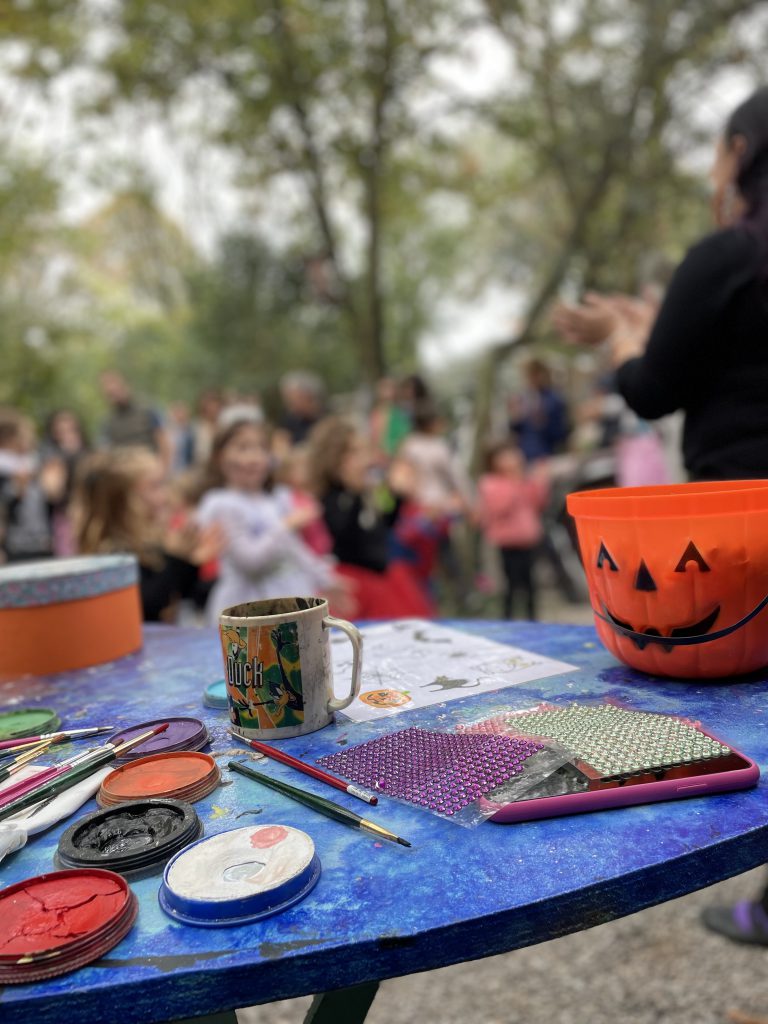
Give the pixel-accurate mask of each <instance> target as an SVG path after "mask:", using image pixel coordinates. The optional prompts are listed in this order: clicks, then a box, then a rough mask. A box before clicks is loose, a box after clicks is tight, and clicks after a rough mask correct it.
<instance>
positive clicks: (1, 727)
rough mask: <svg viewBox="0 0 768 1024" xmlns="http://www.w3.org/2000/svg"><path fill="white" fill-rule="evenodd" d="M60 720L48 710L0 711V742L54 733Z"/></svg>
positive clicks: (17, 709)
mask: <svg viewBox="0 0 768 1024" xmlns="http://www.w3.org/2000/svg"><path fill="white" fill-rule="evenodd" d="M60 725H61V719H60V718H59V716H58V715H57V714H56V712H55V711H52V710H51V709H50V708H14V709H13V710H12V711H0V740H17V739H22V738H23V737H24V736H39V735H41V734H42V733H45V732H55V731H56V730H57V729H58V728H59V726H60Z"/></svg>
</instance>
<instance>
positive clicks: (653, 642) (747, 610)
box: [568, 480, 768, 679]
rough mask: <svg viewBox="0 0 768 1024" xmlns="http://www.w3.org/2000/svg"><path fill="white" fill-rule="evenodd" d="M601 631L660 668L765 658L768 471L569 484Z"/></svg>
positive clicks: (734, 669) (636, 658) (740, 665)
mask: <svg viewBox="0 0 768 1024" xmlns="http://www.w3.org/2000/svg"><path fill="white" fill-rule="evenodd" d="M568 511H569V512H570V513H571V515H572V516H573V518H574V520H575V523H576V532H577V534H578V540H579V550H580V553H581V560H582V564H583V565H584V572H585V573H586V576H587V584H588V586H589V595H590V599H591V602H592V609H593V611H594V613H595V623H596V625H597V632H598V633H599V635H600V639H601V640H602V641H603V643H604V644H605V646H606V647H607V648H608V650H609V651H611V652H612V653H613V654H615V655H616V657H617V658H620V659H621V660H622V661H625V662H626V663H627V664H628V665H631V666H632V667H633V668H637V669H641V670H642V671H643V672H650V673H653V674H656V675H663V676H679V677H680V678H689V679H695V678H703V677H718V676H727V675H737V674H740V673H743V672H751V671H753V670H755V669H759V668H764V667H765V666H766V665H768V480H735V481H730V480H729V481H719V482H715V483H695V484H672V485H667V486H663V487H616V488H610V489H608V490H599V491H581V492H579V493H576V494H570V495H569V496H568Z"/></svg>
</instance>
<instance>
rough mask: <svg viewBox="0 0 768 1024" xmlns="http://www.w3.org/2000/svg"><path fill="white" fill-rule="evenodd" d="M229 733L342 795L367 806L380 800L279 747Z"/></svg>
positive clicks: (229, 731) (228, 730)
mask: <svg viewBox="0 0 768 1024" xmlns="http://www.w3.org/2000/svg"><path fill="white" fill-rule="evenodd" d="M227 732H228V733H229V735H230V736H232V737H233V739H236V740H240V742H241V743H245V744H246V745H247V746H249V747H251V748H252V749H253V750H257V751H258V752H259V753H260V754H263V755H264V757H271V758H272V759H273V760H274V761H280V762H281V763H282V764H287V765H288V766H289V767H291V768H295V769H296V771H298V772H303V773H304V775H309V777H310V778H312V779H317V780H318V782H324V783H325V784H326V785H327V786H333V787H334V789H340V790H341V791H342V793H349V795H350V796H356V797H357V799H358V800H364V801H365V803H367V804H377V803H378V802H379V798H378V797H377V796H373V795H372V794H371V793H366V792H365V790H364V789H361V788H360V787H359V786H355V785H353V784H352V783H351V782H344V781H343V780H342V779H337V778H335V776H333V775H329V774H328V772H324V771H322V770H321V769H320V768H315V766H314V765H313V764H307V763H306V762H305V761H299V759H298V758H297V757H291V755H290V754H286V753H285V751H284V750H278V749H277V747H270V746H269V744H267V743H261V742H259V740H249V739H246V738H245V736H241V735H240V734H239V733H236V732H232V730H231V729H227Z"/></svg>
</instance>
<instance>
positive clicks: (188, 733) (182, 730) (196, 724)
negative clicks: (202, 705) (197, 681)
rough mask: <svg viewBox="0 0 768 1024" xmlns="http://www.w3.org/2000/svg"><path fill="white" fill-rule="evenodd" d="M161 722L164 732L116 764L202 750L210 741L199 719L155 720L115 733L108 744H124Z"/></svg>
mask: <svg viewBox="0 0 768 1024" xmlns="http://www.w3.org/2000/svg"><path fill="white" fill-rule="evenodd" d="M163 722H167V723H168V728H167V729H166V730H165V732H161V733H158V735H157V736H151V737H150V738H149V739H148V740H145V742H144V743H140V744H139V745H138V747H134V748H133V750H130V751H128V753H127V754H125V755H124V756H123V757H118V758H117V763H118V764H125V763H126V762H127V761H137V760H138V759H139V758H140V757H148V756H149V755H150V754H167V753H171V751H174V750H202V749H203V747H204V746H206V744H207V743H208V741H209V739H210V737H209V735H208V730H207V728H206V727H205V725H204V724H203V722H201V721H200V719H199V718H156V719H155V720H154V721H152V722H142V723H141V725H132V726H131V727H130V729H123V730H122V732H119V733H115V735H114V736H111V737H110V739H109V742H110V743H124V742H125V741H126V740H130V739H133V738H134V736H138V735H139V734H140V733H142V732H147V730H148V729H152V728H154V726H156V725H162V724H163Z"/></svg>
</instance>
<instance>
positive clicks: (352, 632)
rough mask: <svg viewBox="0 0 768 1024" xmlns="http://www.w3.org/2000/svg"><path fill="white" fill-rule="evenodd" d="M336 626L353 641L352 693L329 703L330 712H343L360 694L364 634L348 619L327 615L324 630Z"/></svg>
mask: <svg viewBox="0 0 768 1024" xmlns="http://www.w3.org/2000/svg"><path fill="white" fill-rule="evenodd" d="M331 626H336V628H337V629H340V630H341V631H342V632H343V633H346V634H347V636H348V637H349V639H350V640H351V641H352V692H351V693H350V695H349V696H348V697H332V698H331V699H330V700H329V701H328V710H329V711H341V710H342V709H343V708H346V707H349V705H350V704H351V703H352V701H353V700H354V699H355V697H356V696H357V695H358V693H360V678H361V674H362V667H363V666H362V663H361V655H362V653H363V634H362V633H361V632H360V630H359V629H358V628H357V627H356V626H353V625H352V623H351V622H347V620H346V619H337V618H336V616H335V615H326V616H325V618H324V619H323V629H330V628H331Z"/></svg>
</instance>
